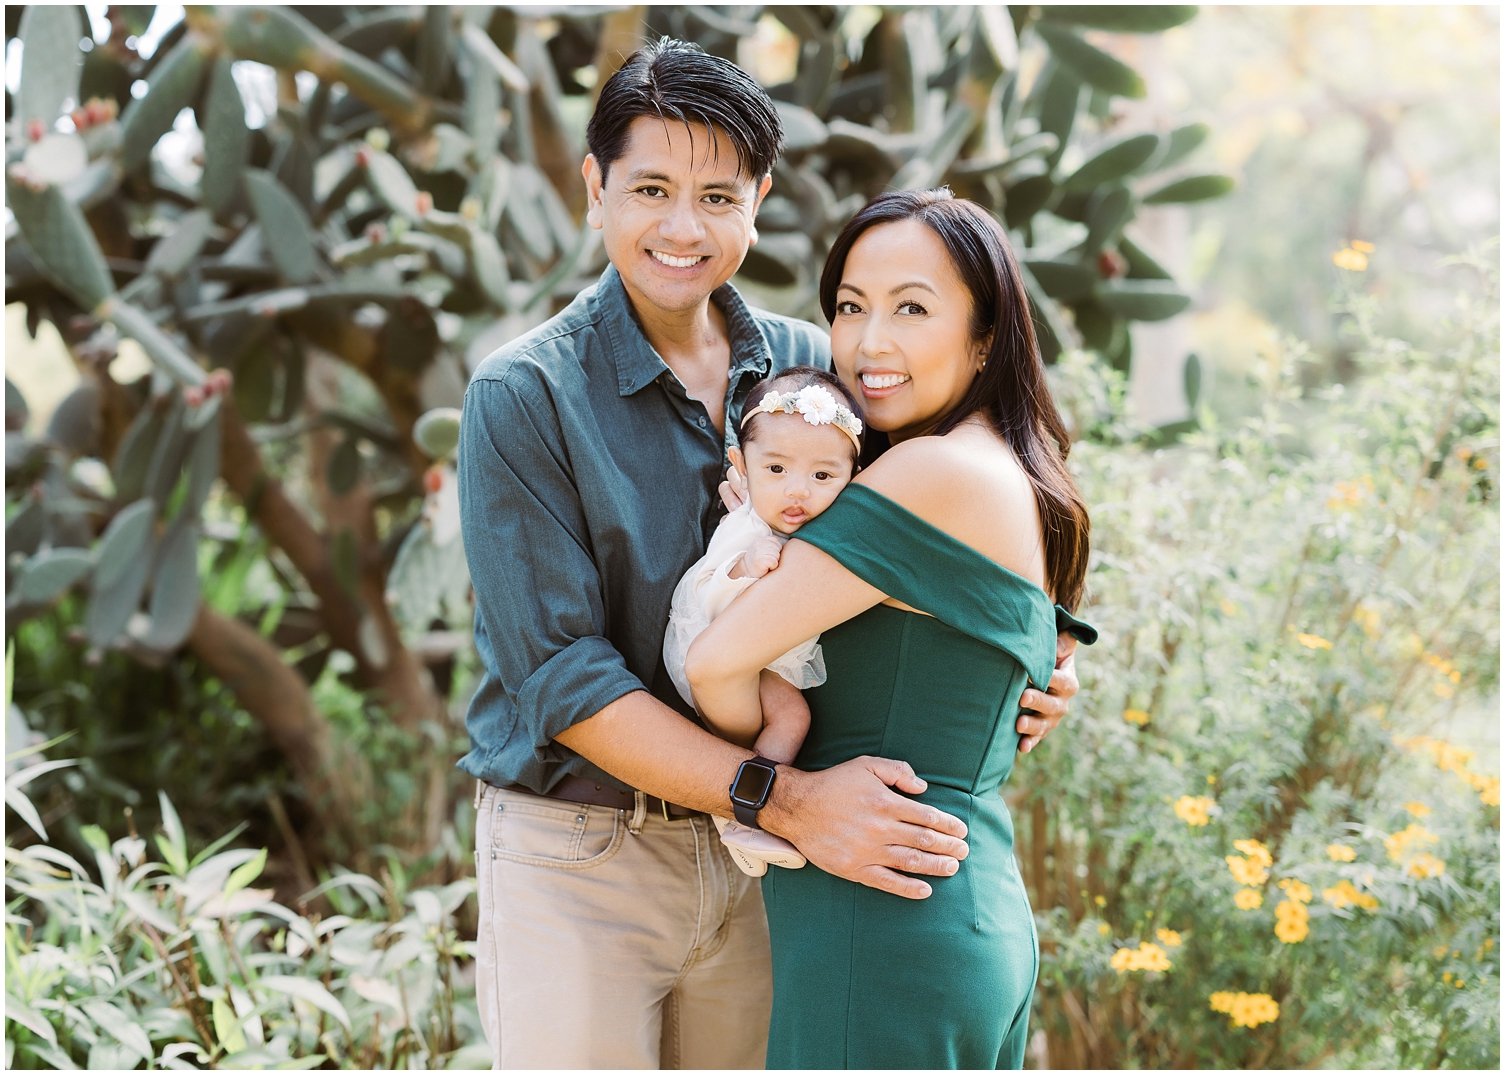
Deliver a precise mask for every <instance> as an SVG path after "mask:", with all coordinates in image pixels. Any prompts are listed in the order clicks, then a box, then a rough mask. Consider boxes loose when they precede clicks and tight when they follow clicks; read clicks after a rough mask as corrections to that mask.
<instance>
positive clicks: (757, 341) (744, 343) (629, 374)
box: [591, 265, 772, 396]
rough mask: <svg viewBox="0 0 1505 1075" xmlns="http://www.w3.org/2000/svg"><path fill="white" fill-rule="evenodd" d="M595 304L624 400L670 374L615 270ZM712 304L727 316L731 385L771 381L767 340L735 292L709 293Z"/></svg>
mask: <svg viewBox="0 0 1505 1075" xmlns="http://www.w3.org/2000/svg"><path fill="white" fill-rule="evenodd" d="M591 301H592V303H593V305H594V306H595V307H596V310H597V312H598V314H599V316H600V318H601V322H602V324H603V325H604V326H605V328H606V333H607V336H608V337H609V339H610V341H611V356H612V360H613V361H614V362H615V363H616V366H617V390H618V392H619V393H620V394H621V395H624V396H630V395H632V394H633V393H635V392H639V391H641V390H642V389H644V388H646V387H647V386H648V385H650V384H652V383H653V382H654V381H656V380H658V378H659V377H661V376H663V375H664V374H665V373H667V372H669V367H668V366H666V365H665V364H664V360H663V359H662V358H660V357H659V355H658V352H657V351H655V350H654V349H653V345H652V344H650V343H649V342H648V337H647V336H645V335H643V329H642V326H640V325H639V324H638V322H637V318H636V317H634V316H633V313H632V300H631V299H629V298H628V297H627V288H626V286H625V285H624V284H623V283H622V276H621V274H620V273H618V272H617V269H616V266H615V265H607V266H606V271H605V272H603V273H602V274H601V279H600V281H599V282H598V283H597V285H596V289H595V295H594V296H593V298H592V300H591ZM711 301H712V302H714V303H715V304H716V305H717V306H718V307H719V308H720V309H721V312H722V313H723V314H725V315H726V328H727V332H728V334H729V335H730V336H731V344H732V363H731V369H730V378H729V380H728V384H730V385H735V384H736V383H737V380H738V378H739V376H740V375H741V374H744V373H752V374H753V375H754V376H755V377H758V378H762V377H766V376H768V371H769V369H770V367H771V365H772V359H771V356H770V355H769V351H768V340H767V339H766V338H765V337H764V336H763V331H762V330H761V329H760V328H759V327H758V322H757V321H756V320H755V319H754V317H753V315H752V311H751V310H750V309H749V308H748V305H747V303H746V302H744V301H743V299H742V296H741V295H740V294H738V292H737V289H736V288H734V287H733V286H732V285H731V284H722V285H721V286H720V287H718V288H717V289H716V290H715V291H714V292H712V293H711Z"/></svg>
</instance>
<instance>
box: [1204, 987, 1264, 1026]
mask: <svg viewBox="0 0 1505 1075" xmlns="http://www.w3.org/2000/svg"><path fill="white" fill-rule="evenodd" d="M1208 1002H1209V1003H1208V1007H1209V1008H1211V1009H1212V1010H1213V1011H1215V1012H1220V1013H1221V1014H1223V1015H1226V1016H1228V1017H1229V1019H1230V1020H1231V1021H1232V1024H1233V1025H1234V1026H1241V1027H1256V1026H1259V1025H1260V1024H1261V1023H1273V1022H1274V1021H1275V1020H1276V1019H1279V1018H1280V1005H1279V1004H1277V1003H1276V1002H1275V998H1274V997H1272V996H1270V995H1269V994H1268V993H1227V992H1219V993H1214V994H1212V996H1210V997H1208Z"/></svg>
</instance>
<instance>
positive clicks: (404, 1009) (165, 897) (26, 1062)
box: [5, 763, 489, 1069]
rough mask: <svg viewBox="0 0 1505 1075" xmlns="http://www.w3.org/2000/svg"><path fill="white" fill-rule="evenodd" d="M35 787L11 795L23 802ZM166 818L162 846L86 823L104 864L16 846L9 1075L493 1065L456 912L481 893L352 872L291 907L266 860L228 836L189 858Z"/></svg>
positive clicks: (11, 877)
mask: <svg viewBox="0 0 1505 1075" xmlns="http://www.w3.org/2000/svg"><path fill="white" fill-rule="evenodd" d="M44 764H51V763H44ZM30 775H41V774H40V773H36V774H30ZM25 779H29V775H28V776H26V777H24V778H23V779H21V780H18V781H14V782H13V781H7V801H8V802H12V803H13V804H14V802H15V800H16V799H17V798H20V799H25V795H24V793H23V792H21V791H20V786H21V785H22V784H24V782H25ZM13 783H14V787H13ZM160 806H161V812H162V818H163V827H162V831H161V832H160V833H158V834H156V835H155V836H154V838H153V839H152V840H150V841H148V840H146V839H143V838H141V837H138V836H136V835H135V834H134V833H133V834H132V835H130V836H126V837H124V838H122V839H118V840H114V841H111V840H110V838H109V837H108V836H107V835H106V834H105V833H104V831H103V830H102V829H99V828H97V827H94V826H89V827H86V829H85V830H84V837H85V839H86V840H87V842H88V843H89V845H90V848H91V850H92V852H93V862H92V863H90V864H89V865H87V866H86V865H85V864H83V863H81V862H79V861H78V860H77V859H75V858H74V857H73V856H71V855H68V854H67V853H65V852H63V851H60V850H58V849H57V848H55V847H53V846H50V845H49V844H47V843H45V842H40V843H35V844H32V845H30V846H27V847H24V848H19V849H18V848H14V847H12V846H10V845H9V843H7V846H6V849H5V859H6V896H7V904H6V921H5V952H6V967H5V971H6V973H5V990H6V992H5V1015H6V1021H7V1026H6V1057H5V1059H6V1067H7V1068H11V1067H21V1068H36V1067H49V1068H72V1067H86V1068H91V1069H92V1068H135V1067H140V1066H146V1067H164V1068H201V1067H237V1068H310V1067H340V1068H366V1069H369V1068H415V1067H416V1068H443V1067H451V1066H454V1067H461V1068H464V1067H478V1066H484V1065H485V1064H486V1063H488V1062H489V1053H488V1052H487V1051H486V1048H485V1045H484V1043H482V1042H481V1035H480V1032H479V1026H478V1022H477V1019H476V1014H475V1006H474V1003H473V1000H472V999H471V994H470V992H469V991H468V990H466V989H464V988H462V987H461V985H460V981H459V979H460V966H461V962H462V960H469V958H470V957H471V954H472V953H471V947H472V946H471V945H470V944H468V943H465V942H462V941H460V940H459V937H458V933H457V930H456V925H455V912H456V910H457V909H458V908H460V907H461V905H462V904H464V903H465V902H466V901H467V900H468V899H469V897H470V894H471V892H472V890H473V888H474V883H473V882H471V881H460V882H456V883H454V884H450V885H447V886H444V887H440V888H417V889H413V890H412V891H404V886H403V884H402V880H401V878H400V877H399V878H396V879H394V878H393V877H391V876H390V875H389V876H387V877H386V878H384V880H385V881H386V883H385V884H379V883H378V882H377V881H375V880H373V879H372V878H370V877H367V876H364V875H361V874H355V873H338V874H336V876H334V877H333V878H331V879H330V880H329V881H327V882H325V883H324V884H323V885H320V886H319V887H318V888H317V889H315V890H314V891H312V892H310V893H308V894H307V896H305V897H304V898H303V899H302V900H300V901H298V903H297V905H296V907H295V908H290V907H287V906H285V905H283V904H280V903H278V902H276V901H275V900H273V898H272V892H271V890H270V889H257V888H254V887H252V886H253V885H254V884H255V882H256V881H257V880H258V878H259V876H260V874H261V871H262V869H263V867H264V866H265V864H266V857H267V856H266V851H265V850H260V851H252V850H246V849H235V850H226V849H224V844H225V843H226V841H225V840H221V841H219V842H218V843H216V844H213V845H211V846H209V847H207V848H204V849H203V850H201V851H198V852H197V853H196V854H193V855H190V853H189V847H188V842H187V839H186V837H185V835H184V832H183V827H182V824H181V822H180V821H179V819H178V816H177V812H176V811H175V810H174V809H173V807H172V805H171V803H170V802H168V800H167V799H166V798H165V797H164V798H163V799H162V800H161V804H160ZM21 812H22V813H26V812H27V808H26V807H25V806H22V807H21ZM38 835H40V836H43V837H44V838H45V832H42V833H38ZM320 905H328V906H332V907H333V908H334V910H335V912H336V913H333V914H320V913H318V912H316V911H314V910H312V909H311V908H312V907H314V906H320Z"/></svg>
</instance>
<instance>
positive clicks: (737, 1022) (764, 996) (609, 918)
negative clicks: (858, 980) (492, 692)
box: [476, 784, 771, 1068]
mask: <svg viewBox="0 0 1505 1075" xmlns="http://www.w3.org/2000/svg"><path fill="white" fill-rule="evenodd" d="M477 807H478V810H479V814H478V817H477V823H476V850H477V855H476V862H477V865H476V875H477V880H478V883H479V892H480V927H479V931H478V933H479V935H478V937H477V942H478V943H477V953H476V970H477V977H476V994H477V998H476V999H477V1001H478V1003H479V1005H480V1011H481V1023H482V1025H483V1026H484V1027H485V1031H486V1040H487V1041H488V1042H489V1043H490V1045H491V1048H492V1053H493V1055H494V1057H495V1060H496V1066H497V1067H498V1068H658V1067H663V1068H761V1067H762V1066H763V1057H764V1050H765V1046H766V1044H767V1037H768V1014H769V1005H770V994H771V974H770V969H769V957H768V926H767V923H766V921H765V920H764V917H763V901H762V897H761V893H760V891H759V888H758V882H757V881H756V880H754V879H752V878H750V877H747V876H745V875H744V874H742V873H741V872H740V871H738V870H737V868H736V867H735V866H733V865H732V863H731V861H730V859H728V857H727V855H726V852H725V851H724V850H723V849H722V847H721V842H720V840H719V839H718V838H717V835H716V830H715V827H714V826H712V825H711V824H710V821H709V819H708V818H705V817H695V818H689V819H685V820H680V821H668V820H665V819H664V818H663V817H659V816H652V815H649V814H648V812H647V810H646V809H645V808H644V807H643V798H642V796H641V795H639V796H638V808H637V809H636V810H635V811H632V812H629V811H626V810H613V809H609V808H607V807H603V806H577V805H575V804H573V803H567V802H562V801H560V800H557V799H546V798H542V797H540V796H536V795H529V794H526V793H522V792H515V791H504V790H501V789H499V788H494V787H491V786H490V785H487V784H481V785H480V788H479V792H478V794H477Z"/></svg>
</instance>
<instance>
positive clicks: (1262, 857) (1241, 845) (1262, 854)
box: [1233, 840, 1275, 868]
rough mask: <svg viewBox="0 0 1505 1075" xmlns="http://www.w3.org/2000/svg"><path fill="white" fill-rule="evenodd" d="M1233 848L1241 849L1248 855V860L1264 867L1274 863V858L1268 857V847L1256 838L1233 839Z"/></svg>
mask: <svg viewBox="0 0 1505 1075" xmlns="http://www.w3.org/2000/svg"><path fill="white" fill-rule="evenodd" d="M1233 849H1234V850H1235V851H1242V852H1243V853H1244V854H1246V855H1248V856H1249V861H1250V862H1254V863H1258V864H1259V865H1260V866H1264V867H1266V868H1268V867H1270V866H1273V865H1275V860H1274V859H1273V858H1271V857H1270V849H1269V848H1268V847H1266V846H1265V845H1264V844H1262V843H1260V842H1259V841H1258V840H1235V841H1233Z"/></svg>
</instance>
